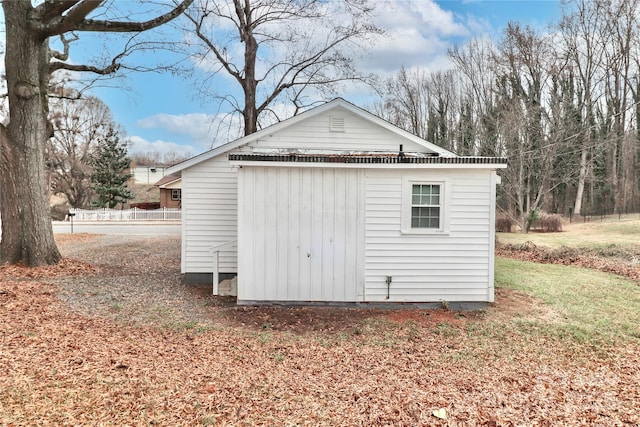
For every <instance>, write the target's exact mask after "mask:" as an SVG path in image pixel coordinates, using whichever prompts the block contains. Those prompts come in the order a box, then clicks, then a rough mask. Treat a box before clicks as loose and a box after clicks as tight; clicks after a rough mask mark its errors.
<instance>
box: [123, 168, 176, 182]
mask: <svg viewBox="0 0 640 427" xmlns="http://www.w3.org/2000/svg"><path fill="white" fill-rule="evenodd" d="M167 169H168V168H167V167H165V166H135V167H132V168H131V175H133V176H132V177H131V179H132V180H133V181H134V182H135V183H136V184H154V183H155V182H157V181H158V180H159V179H160V178H162V177H164V176H165V175H166V174H167V173H166V170H167Z"/></svg>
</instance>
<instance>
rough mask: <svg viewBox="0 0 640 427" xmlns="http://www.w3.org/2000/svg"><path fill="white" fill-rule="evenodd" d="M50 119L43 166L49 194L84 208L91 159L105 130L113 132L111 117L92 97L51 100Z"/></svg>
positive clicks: (86, 200)
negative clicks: (49, 135)
mask: <svg viewBox="0 0 640 427" xmlns="http://www.w3.org/2000/svg"><path fill="white" fill-rule="evenodd" d="M50 116H51V122H52V124H53V128H54V133H53V137H52V138H51V139H50V140H49V142H48V144H47V152H46V162H47V167H48V169H49V173H50V181H51V186H52V190H53V192H54V193H61V194H64V195H65V196H66V198H67V201H68V202H69V204H70V205H71V206H72V207H74V208H82V207H86V206H88V205H89V201H90V200H91V182H90V181H91V172H92V167H91V156H92V155H93V154H94V153H95V150H96V148H97V146H98V142H99V141H100V140H102V139H104V138H105V136H106V134H107V132H108V131H109V129H111V128H116V129H117V127H116V125H115V123H114V121H113V116H112V114H111V111H110V110H109V107H107V106H106V105H105V104H104V103H103V102H102V101H101V100H99V99H98V98H95V97H92V96H89V97H85V98H80V99H74V97H73V96H72V97H63V98H59V99H57V100H52V102H51V114H50Z"/></svg>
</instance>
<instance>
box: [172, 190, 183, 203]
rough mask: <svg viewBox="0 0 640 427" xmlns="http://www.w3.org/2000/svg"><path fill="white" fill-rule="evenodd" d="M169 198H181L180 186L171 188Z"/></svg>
mask: <svg viewBox="0 0 640 427" xmlns="http://www.w3.org/2000/svg"><path fill="white" fill-rule="evenodd" d="M171 200H182V189H181V188H175V189H172V190H171Z"/></svg>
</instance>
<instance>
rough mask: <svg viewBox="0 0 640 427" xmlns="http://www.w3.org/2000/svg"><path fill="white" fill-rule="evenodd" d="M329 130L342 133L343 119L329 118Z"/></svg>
mask: <svg viewBox="0 0 640 427" xmlns="http://www.w3.org/2000/svg"><path fill="white" fill-rule="evenodd" d="M329 130H330V131H331V132H344V117H331V118H329Z"/></svg>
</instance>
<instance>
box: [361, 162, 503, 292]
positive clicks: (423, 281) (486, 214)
mask: <svg viewBox="0 0 640 427" xmlns="http://www.w3.org/2000/svg"><path fill="white" fill-rule="evenodd" d="M406 172H407V173H410V174H411V176H415V175H416V174H417V173H419V174H420V175H424V177H425V180H429V179H431V177H433V176H437V177H438V178H440V177H442V176H443V175H446V176H447V177H448V180H449V183H450V185H451V191H450V197H449V199H448V200H446V201H445V203H447V208H448V209H447V212H448V213H449V215H450V223H449V232H448V233H446V234H428V235H415V234H402V233H401V232H400V226H401V209H402V193H401V191H400V189H401V187H402V176H403V171H402V170H389V169H387V170H372V169H370V170H368V171H367V172H366V180H365V181H366V202H365V203H366V208H365V212H366V213H365V216H366V218H365V224H366V225H365V247H366V251H365V259H366V288H365V298H366V300H367V301H378V302H382V301H389V302H402V301H414V302H418V301H431V302H434V301H451V302H453V301H466V302H470V301H491V300H492V299H493V283H490V281H492V279H493V265H492V260H493V258H492V257H491V251H492V248H491V242H492V241H493V240H492V239H491V233H492V231H493V226H492V222H491V221H492V218H493V214H492V212H491V209H492V204H491V201H492V197H495V196H492V194H493V193H492V185H493V180H492V178H491V177H492V175H493V174H494V172H492V171H488V170H478V171H464V170H461V171H454V170H449V171H444V170H440V171H438V170H431V171H427V170H423V171H420V172H418V171H416V170H411V171H406ZM386 276H392V283H391V286H390V288H389V299H387V284H386V282H385V279H386Z"/></svg>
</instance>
